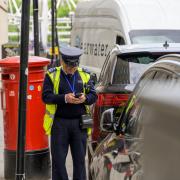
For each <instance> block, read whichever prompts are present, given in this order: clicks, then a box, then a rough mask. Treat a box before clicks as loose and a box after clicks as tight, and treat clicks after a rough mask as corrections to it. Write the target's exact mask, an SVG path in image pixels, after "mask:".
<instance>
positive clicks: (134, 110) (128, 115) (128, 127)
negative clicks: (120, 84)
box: [119, 71, 156, 136]
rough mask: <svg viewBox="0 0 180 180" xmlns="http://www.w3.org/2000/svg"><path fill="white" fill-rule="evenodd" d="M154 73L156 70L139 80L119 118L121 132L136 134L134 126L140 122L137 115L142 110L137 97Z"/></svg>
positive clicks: (129, 134)
mask: <svg viewBox="0 0 180 180" xmlns="http://www.w3.org/2000/svg"><path fill="white" fill-rule="evenodd" d="M155 73H156V71H150V72H149V73H148V74H146V76H144V77H143V78H142V79H141V80H140V81H139V83H138V84H137V85H136V88H135V90H134V93H133V94H132V95H131V97H130V99H129V101H128V103H127V106H126V107H125V109H124V111H123V113H122V116H121V117H120V119H119V128H120V129H119V130H120V131H121V132H122V133H126V134H128V136H135V135H137V133H136V132H137V129H134V128H135V127H138V123H140V122H139V118H140V116H139V115H140V114H141V110H142V107H141V106H140V104H139V97H140V94H141V93H142V91H143V90H145V89H146V87H147V84H148V82H149V81H151V80H152V79H153V78H154V75H155ZM139 134H140V133H139Z"/></svg>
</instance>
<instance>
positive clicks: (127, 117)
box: [114, 69, 175, 180]
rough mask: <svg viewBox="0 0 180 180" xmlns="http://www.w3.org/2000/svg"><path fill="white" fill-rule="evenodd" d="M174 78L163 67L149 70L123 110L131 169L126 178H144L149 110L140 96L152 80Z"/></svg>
mask: <svg viewBox="0 0 180 180" xmlns="http://www.w3.org/2000/svg"><path fill="white" fill-rule="evenodd" d="M174 79H175V76H174V75H173V73H171V72H168V71H166V70H163V69H158V70H153V71H149V72H148V73H147V74H146V75H145V76H144V77H143V78H142V79H141V80H140V82H139V83H138V84H137V86H136V88H135V91H134V93H133V95H132V96H131V98H130V100H129V102H128V105H127V106H126V108H125V110H124V112H123V115H122V117H121V119H120V124H121V125H120V126H121V128H120V129H121V133H122V134H124V140H125V149H126V150H127V153H128V155H129V159H130V165H129V167H128V168H129V170H128V169H127V170H126V174H124V179H126V180H127V179H131V180H142V179H143V171H142V156H143V151H142V150H143V137H144V132H143V130H144V128H143V120H144V119H145V118H146V116H147V115H148V112H147V109H145V108H144V107H143V106H142V102H140V96H141V94H142V93H143V92H144V91H148V88H149V86H152V85H153V83H152V82H156V83H163V82H164V81H168V82H169V84H170V82H171V81H174ZM166 85H167V84H166ZM154 88H156V87H154ZM115 163H116V164H118V163H119V159H118V158H116V162H115ZM119 166H120V165H119ZM121 166H122V164H121ZM118 177H119V174H118V173H116V174H114V179H118Z"/></svg>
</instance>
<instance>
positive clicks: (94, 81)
mask: <svg viewBox="0 0 180 180" xmlns="http://www.w3.org/2000/svg"><path fill="white" fill-rule="evenodd" d="M91 79H92V81H93V84H94V85H95V84H97V82H98V79H97V75H96V73H91Z"/></svg>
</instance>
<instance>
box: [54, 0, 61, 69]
mask: <svg viewBox="0 0 180 180" xmlns="http://www.w3.org/2000/svg"><path fill="white" fill-rule="evenodd" d="M56 5H57V0H55V10H54V11H55V35H56V47H57V48H58V55H56V66H60V47H59V37H58V29H57V6H56Z"/></svg>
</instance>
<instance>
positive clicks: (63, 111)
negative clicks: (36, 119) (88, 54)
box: [42, 69, 97, 119]
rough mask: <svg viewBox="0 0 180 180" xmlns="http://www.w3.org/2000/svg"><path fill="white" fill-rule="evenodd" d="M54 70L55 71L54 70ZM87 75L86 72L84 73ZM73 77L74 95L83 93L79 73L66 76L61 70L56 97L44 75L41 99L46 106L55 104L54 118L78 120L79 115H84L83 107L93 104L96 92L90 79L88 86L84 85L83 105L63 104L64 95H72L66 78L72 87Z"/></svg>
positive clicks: (49, 80) (51, 85)
mask: <svg viewBox="0 0 180 180" xmlns="http://www.w3.org/2000/svg"><path fill="white" fill-rule="evenodd" d="M54 70H56V69H54ZM51 71H52V72H53V70H50V72H51ZM86 73H87V72H86ZM74 76H75V86H74V90H75V92H76V93H81V92H83V82H82V80H81V77H80V75H79V72H78V71H76V72H75V73H74V75H73V76H72V75H67V74H65V72H64V71H63V70H62V69H61V73H60V85H59V94H58V95H56V94H54V92H53V83H52V81H51V79H50V77H49V76H48V75H47V74H46V76H45V80H44V85H43V93H42V99H43V101H44V103H46V104H57V110H56V114H55V117H59V118H69V119H71V118H80V116H81V115H83V114H85V113H86V110H85V105H91V104H93V103H94V102H95V101H96V99H97V95H96V91H95V89H94V85H93V82H92V80H91V79H90V80H89V82H88V84H87V85H86V87H87V88H86V89H87V94H86V101H85V103H83V104H69V103H66V102H65V94H68V93H72V90H71V88H70V86H69V84H68V82H67V80H66V78H67V79H68V80H69V82H70V84H71V86H73V81H74Z"/></svg>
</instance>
